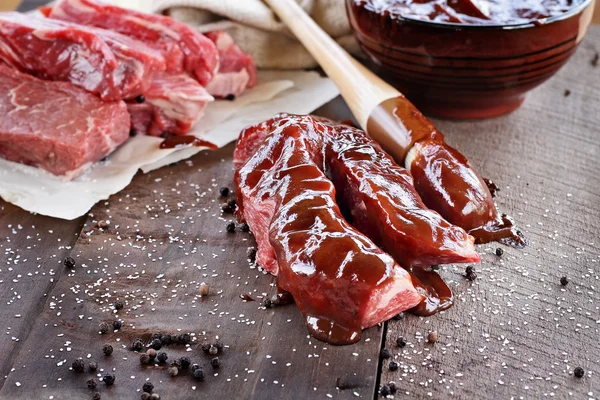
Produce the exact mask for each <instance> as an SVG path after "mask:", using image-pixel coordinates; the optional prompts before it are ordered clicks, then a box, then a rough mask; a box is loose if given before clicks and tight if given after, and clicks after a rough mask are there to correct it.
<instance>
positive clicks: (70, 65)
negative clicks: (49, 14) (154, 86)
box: [0, 12, 165, 100]
mask: <svg viewBox="0 0 600 400" xmlns="http://www.w3.org/2000/svg"><path fill="white" fill-rule="evenodd" d="M0 60H3V61H4V62H6V63H7V64H9V65H11V66H13V67H15V68H17V69H19V70H21V71H23V72H27V73H31V74H33V75H35V76H37V77H39V78H42V79H48V80H57V81H68V82H71V83H73V84H74V85H77V86H80V87H82V88H84V89H86V90H87V91H89V92H91V93H95V94H98V95H99V96H101V97H102V98H103V99H105V100H121V99H124V98H127V97H133V96H136V95H138V94H140V93H142V92H144V91H145V90H146V89H147V88H148V87H149V86H150V83H151V80H152V78H153V76H154V74H155V73H156V72H157V71H162V70H164V69H165V60H164V58H163V57H162V55H161V54H160V53H158V52H156V51H154V50H152V49H150V48H149V47H147V46H145V45H144V44H143V43H141V42H138V41H136V40H132V39H130V38H128V37H126V36H123V35H119V34H117V33H114V32H110V31H105V30H103V29H96V28H89V27H84V26H79V25H75V24H70V23H65V22H62V21H57V20H50V19H47V18H42V17H36V16H32V15H24V14H20V13H16V12H8V13H0Z"/></svg>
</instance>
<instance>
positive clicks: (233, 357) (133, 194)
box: [0, 28, 600, 399]
mask: <svg viewBox="0 0 600 400" xmlns="http://www.w3.org/2000/svg"><path fill="white" fill-rule="evenodd" d="M599 46H600V29H598V28H593V29H592V30H591V31H590V34H589V36H588V37H587V38H586V40H585V41H584V43H583V45H582V47H581V48H580V49H579V51H578V52H577V54H576V55H575V56H574V58H573V60H572V61H571V62H570V63H569V64H568V65H567V66H566V67H565V68H564V69H563V70H562V71H561V72H560V73H559V74H558V75H557V76H556V77H555V78H554V79H552V80H551V81H550V82H548V83H547V84H545V85H544V86H543V87H541V88H539V89H537V90H536V91H534V92H533V93H532V94H531V95H530V96H529V98H528V100H527V102H526V103H525V105H524V106H523V108H522V109H520V110H519V111H517V112H516V113H513V114H511V115H509V116H506V117H502V118H497V119H493V120H488V121H481V122H476V123H473V122H470V123H466V122H462V123H461V122H448V121H437V125H438V126H439V127H440V128H441V129H442V130H443V131H445V132H446V134H447V137H448V140H449V141H450V142H451V143H452V144H454V145H456V146H457V147H458V148H459V149H461V150H462V151H463V152H464V153H465V154H466V155H467V156H468V157H469V158H470V159H471V161H472V162H473V164H475V165H477V166H478V168H479V169H480V171H481V172H482V173H483V174H484V175H485V176H486V177H489V178H492V179H494V180H495V181H496V182H497V183H499V185H500V186H501V187H502V191H501V192H500V195H499V197H498V202H499V204H500V206H501V208H502V209H503V210H504V211H506V212H508V213H510V214H512V215H513V216H514V217H515V218H516V219H517V220H518V221H519V222H520V225H521V226H522V227H523V228H524V230H525V232H526V233H527V234H528V236H529V238H530V240H531V245H530V246H529V247H528V248H527V249H526V250H513V249H508V248H504V251H505V253H504V255H503V256H502V257H501V258H498V257H497V256H495V255H494V254H493V251H494V250H495V248H496V247H497V246H483V247H481V251H482V253H484V262H483V263H482V265H480V266H475V268H476V270H477V273H478V275H479V278H478V280H476V281H475V282H473V283H469V282H467V281H465V280H464V279H463V278H462V276H461V275H462V273H463V268H464V267H452V266H451V267H448V268H445V269H444V271H443V272H442V273H443V274H444V275H445V276H446V277H447V278H449V279H450V280H452V281H453V287H454V288H455V291H456V293H457V294H458V297H459V301H458V302H457V304H456V305H455V306H454V307H453V308H452V309H451V310H449V311H447V312H445V313H443V314H440V315H437V316H434V317H431V318H425V319H423V318H416V317H411V316H407V317H406V318H405V319H404V320H402V321H393V322H389V323H388V328H389V329H388V331H387V333H386V346H387V347H389V348H390V349H392V350H393V351H394V353H395V355H394V358H395V360H396V361H397V362H399V363H400V369H399V370H398V371H396V372H390V371H388V364H389V361H385V362H384V363H383V365H382V369H383V374H382V376H381V381H382V383H386V382H388V381H390V380H393V381H395V382H396V383H397V385H398V387H399V388H400V391H401V393H409V394H410V395H411V396H414V397H416V398H425V397H431V398H436V399H437V398H439V399H445V398H464V399H471V398H482V399H485V398H544V397H554V398H592V399H593V398H598V397H600V396H599V395H598V393H599V392H600V387H599V382H600V379H599V378H598V374H599V373H600V370H599V369H598V365H600V364H599V363H600V350H599V349H600V347H599V346H598V345H597V339H598V333H599V332H598V328H599V326H600V304H599V301H600V296H599V295H598V292H597V290H598V281H599V280H600V277H599V273H598V266H599V263H600V249H599V247H600V245H599V243H598V230H599V229H600V207H599V205H600V178H599V175H598V173H597V168H598V167H599V163H598V157H599V156H600V136H599V135H598V128H597V127H598V126H600V113H599V112H598V111H600V99H599V98H598V95H597V93H599V90H600V68H593V67H592V65H591V60H592V58H593V55H594V54H595V53H596V52H598V50H600V49H599V48H598V47H599ZM566 89H569V90H570V91H571V94H570V96H568V97H565V96H564V92H565V90H566ZM322 113H323V114H325V115H328V116H331V117H334V118H340V119H342V118H346V117H347V110H346V109H345V107H343V106H340V103H339V102H338V103H336V104H332V105H329V106H328V107H326V108H325V109H324V110H322ZM232 149H233V147H232V146H228V147H227V148H225V149H222V150H220V151H218V152H214V153H201V154H199V155H197V156H196V157H194V158H193V159H192V160H191V161H188V162H182V163H179V164H177V165H175V166H171V167H167V168H164V169H162V170H159V171H156V172H154V173H151V174H148V175H139V176H137V177H136V178H135V180H134V182H133V183H132V185H131V186H130V187H128V188H127V189H126V190H125V191H123V192H122V193H120V194H118V195H115V196H113V197H112V198H111V199H110V200H109V201H108V202H105V203H102V204H99V205H97V206H96V207H95V208H94V210H93V212H92V214H91V215H90V216H89V217H88V218H87V223H86V227H85V228H84V229H83V230H84V232H87V233H89V235H85V236H84V237H82V238H81V239H80V240H79V241H78V242H77V243H76V245H75V248H74V249H73V250H72V255H73V257H75V258H76V260H77V263H78V265H77V267H76V268H75V270H74V271H67V270H65V269H63V268H62V267H61V268H60V269H59V268H58V266H59V261H60V260H61V259H62V258H64V257H65V256H66V254H67V252H69V248H68V246H69V244H71V243H73V241H74V240H75V233H76V232H78V231H79V226H78V224H80V223H81V222H80V221H76V222H73V223H65V222H64V221H56V220H51V219H47V218H42V217H39V216H32V215H29V214H27V213H25V212H23V211H20V210H17V209H16V208H15V207H12V206H8V205H5V204H2V205H0V238H2V242H0V250H2V251H1V252H0V280H2V283H0V300H2V301H3V303H2V304H6V306H2V307H1V308H0V317H1V318H2V320H3V322H2V324H3V325H4V326H3V329H4V332H5V333H6V335H4V336H3V337H2V338H0V351H2V352H3V355H8V360H7V361H6V359H5V358H4V357H3V360H5V362H4V363H3V365H2V367H1V368H3V371H2V372H3V374H2V376H4V375H6V374H8V377H7V380H6V383H5V384H4V386H3V387H2V389H1V390H0V398H2V399H4V398H6V399H13V398H14V399H20V398H23V399H24V398H34V399H38V398H46V399H48V398H54V399H62V398H67V399H70V398H73V399H75V398H77V399H79V398H91V395H92V393H93V392H92V391H90V390H88V389H87V388H86V385H85V381H86V380H87V379H89V378H90V377H92V376H93V375H92V374H90V373H88V372H86V373H85V374H76V373H74V372H71V371H68V368H69V365H70V363H71V362H72V360H73V359H75V358H76V357H79V356H81V357H84V358H86V357H87V355H88V354H89V355H90V357H91V358H90V359H94V360H96V361H98V362H99V365H100V367H101V368H103V369H105V370H106V371H109V370H114V373H115V374H116V376H117V382H116V384H115V385H114V386H113V387H111V388H106V387H104V385H102V384H100V389H99V391H100V392H101V393H102V396H103V397H102V398H103V399H107V398H108V399H122V398H136V397H138V396H139V390H140V388H141V386H142V384H143V382H144V381H145V380H146V379H149V380H151V381H152V382H153V383H154V384H155V386H156V391H157V392H158V393H160V394H161V396H162V398H163V399H187V398H190V399H191V398H198V397H209V396H211V397H215V396H216V397H217V398H230V397H231V398H250V397H253V398H298V399H301V398H328V396H327V395H331V396H332V397H334V398H350V397H352V398H353V397H355V396H356V395H358V396H359V397H362V398H372V397H373V396H374V394H375V386H376V381H377V376H376V373H377V368H378V353H379V350H380V347H381V343H380V341H381V338H382V335H383V334H384V330H378V329H377V328H374V329H371V330H368V331H366V332H365V335H364V339H363V342H361V343H360V344H358V345H355V346H348V347H332V346H328V345H324V344H323V343H320V342H318V341H315V340H313V339H311V338H309V337H308V336H307V331H306V329H305V328H304V326H303V324H302V323H301V320H300V313H299V312H298V311H297V310H296V308H295V306H293V305H290V306H285V307H279V308H275V309H268V310H267V309H263V308H261V307H260V304H259V302H258V301H256V302H244V301H242V300H241V299H240V297H239V295H240V294H244V293H248V294H250V295H251V296H252V297H253V298H255V299H257V300H260V299H259V297H260V296H263V294H265V295H271V294H273V293H274V287H273V286H272V283H273V279H272V278H271V277H269V276H267V275H263V274H262V273H260V272H259V271H258V270H256V269H251V268H250V266H249V264H248V262H247V260H246V256H245V254H246V250H247V247H248V246H251V245H253V239H252V237H251V236H250V235H249V234H247V233H242V232H237V233H235V234H229V233H227V232H225V229H224V225H225V223H226V221H227V220H229V219H230V218H231V216H230V215H226V216H225V217H226V218H222V217H221V213H220V203H221V202H222V199H220V198H219V196H218V194H217V193H216V190H218V188H219V187H220V186H222V185H230V184H231V176H232V172H233V170H232V166H231V161H230V160H231V152H232ZM99 220H109V221H110V225H109V227H108V229H105V230H103V231H101V230H100V229H98V227H97V221H99ZM15 224H16V228H15ZM18 224H21V226H22V227H23V228H22V229H19V226H18ZM9 225H10V226H9ZM32 225H34V226H35V228H33V227H31V226H32ZM49 230H53V233H50V232H48V231H49ZM36 238H37V239H36ZM38 239H39V241H37V242H36V240H38ZM58 239H61V242H60V243H62V244H59V242H58ZM31 242H34V244H36V247H31V248H28V247H29V246H33V245H32V244H30V243H31ZM62 245H64V246H65V247H64V248H62V247H60V246H62ZM8 249H10V250H8ZM17 256H20V258H17ZM34 258H35V262H34V263H32V260H34ZM38 258H40V259H39V260H38ZM25 260H27V261H25ZM15 261H16V264H15ZM38 264H39V268H38ZM50 270H53V271H55V272H56V273H57V274H59V275H62V276H60V279H58V280H57V279H54V282H50V278H49V274H50ZM37 271H39V273H38V274H37V275H36V272H37ZM44 273H46V275H43V274H44ZM28 274H31V275H28ZM57 276H58V275H57ZM561 276H567V277H568V278H569V280H570V283H569V284H568V285H567V286H566V287H564V288H563V287H561V286H560V284H559V283H558V282H559V279H560V277H561ZM55 278H56V277H55ZM14 280H16V282H15V281H14ZM57 281H58V283H57ZM201 282H207V283H208V284H209V285H210V290H211V294H210V295H209V296H208V297H206V298H200V296H199V295H198V293H199V292H198V287H199V284H200V283H201ZM7 283H8V285H7ZM44 294H47V295H46V296H44ZM117 299H121V300H123V301H124V302H125V307H124V308H123V309H122V310H120V311H118V312H115V311H114V309H113V308H112V304H114V302H115V300H117ZM40 311H42V312H41V314H39V313H40ZM38 314H39V317H38ZM16 315H21V317H16ZM115 318H119V319H122V320H123V321H124V327H123V328H122V329H121V330H120V331H119V332H116V333H109V334H106V335H99V334H98V333H97V331H98V324H99V323H100V322H103V321H106V322H112V320H114V319H115ZM8 328H11V329H10V330H9V329H8ZM430 330H435V331H436V332H438V334H439V337H440V340H439V342H438V343H436V344H428V343H425V340H424V339H423V337H426V336H427V333H428V332H429V331H430ZM155 331H162V332H166V333H171V334H180V333H182V332H187V333H194V334H195V336H193V338H195V339H194V340H193V341H192V344H191V345H190V346H189V349H190V350H189V351H186V347H185V346H183V345H174V346H168V347H166V352H167V353H168V354H169V357H170V358H171V359H173V358H175V357H180V356H184V355H186V356H189V357H190V358H191V359H192V360H193V361H195V362H199V363H201V364H202V365H203V367H204V371H205V372H206V373H207V377H206V381H205V382H204V383H197V382H195V381H194V380H193V379H192V378H191V377H190V376H189V374H187V373H185V374H182V376H177V377H176V378H171V377H170V376H169V375H168V374H167V371H166V366H159V367H147V366H145V367H142V366H141V365H140V363H139V361H138V357H137V355H136V354H135V353H133V352H131V351H129V350H128V346H129V345H130V343H131V341H132V340H133V339H134V338H136V337H142V338H143V339H144V340H146V341H148V340H149V338H150V335H151V334H152V332H155ZM15 332H16V334H15ZM400 335H402V336H405V337H406V338H407V339H408V341H409V345H408V346H407V347H406V348H404V349H403V350H401V349H399V348H398V347H396V345H395V341H396V338H397V337H398V336H400ZM12 336H15V337H16V338H19V339H20V341H19V342H15V341H13V339H12ZM217 336H218V337H219V339H220V340H222V342H223V343H224V344H225V345H226V346H227V347H226V348H225V349H224V351H223V353H222V354H220V355H219V358H220V359H221V360H222V367H221V368H220V369H219V370H218V375H217V376H215V375H214V372H215V371H213V370H212V367H210V365H208V362H209V360H210V356H208V355H205V354H204V353H203V352H202V351H201V349H200V348H199V347H200V344H201V343H202V342H204V341H205V340H209V341H212V340H214V339H215V338H216V337H217ZM105 343H111V344H112V345H113V346H114V348H115V351H114V353H113V355H112V356H110V357H105V356H104V355H102V351H101V349H102V346H103V345H104V344H105ZM11 360H14V362H11ZM167 364H168V363H167ZM288 364H290V365H288ZM575 366H582V367H583V368H584V369H585V370H586V376H585V377H584V378H583V379H576V378H574V377H573V376H572V371H573V368H574V367H575ZM11 369H12V370H11ZM2 383H3V381H0V386H1V385H2ZM340 386H341V388H339V387H340ZM194 387H195V389H194ZM355 392H356V394H355ZM396 397H397V398H398V397H404V396H402V395H401V396H396Z"/></svg>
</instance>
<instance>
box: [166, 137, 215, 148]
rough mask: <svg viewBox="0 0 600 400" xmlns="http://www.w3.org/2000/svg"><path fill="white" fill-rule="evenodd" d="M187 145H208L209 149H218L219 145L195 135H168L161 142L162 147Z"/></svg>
mask: <svg viewBox="0 0 600 400" xmlns="http://www.w3.org/2000/svg"><path fill="white" fill-rule="evenodd" d="M185 146H196V147H208V148H209V149H212V150H216V149H218V148H219V147H218V146H217V145H216V144H214V143H211V142H209V141H206V140H202V139H198V138H197V137H195V136H190V135H187V136H176V135H173V136H168V137H167V138H165V140H163V141H162V142H161V144H160V146H159V147H160V148H161V149H178V148H180V147H185Z"/></svg>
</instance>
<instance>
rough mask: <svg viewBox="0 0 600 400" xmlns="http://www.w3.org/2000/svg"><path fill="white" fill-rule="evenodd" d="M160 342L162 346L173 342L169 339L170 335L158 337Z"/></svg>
mask: <svg viewBox="0 0 600 400" xmlns="http://www.w3.org/2000/svg"><path fill="white" fill-rule="evenodd" d="M160 342H161V343H162V344H163V346H168V345H170V344H171V343H172V342H173V340H172V339H171V335H162V336H161V337H160Z"/></svg>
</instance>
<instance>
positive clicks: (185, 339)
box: [177, 333, 192, 344]
mask: <svg viewBox="0 0 600 400" xmlns="http://www.w3.org/2000/svg"><path fill="white" fill-rule="evenodd" d="M191 340H192V337H191V336H190V334H189V333H182V334H181V335H179V337H178V338H177V341H178V342H179V343H180V344H188V343H190V341H191Z"/></svg>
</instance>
